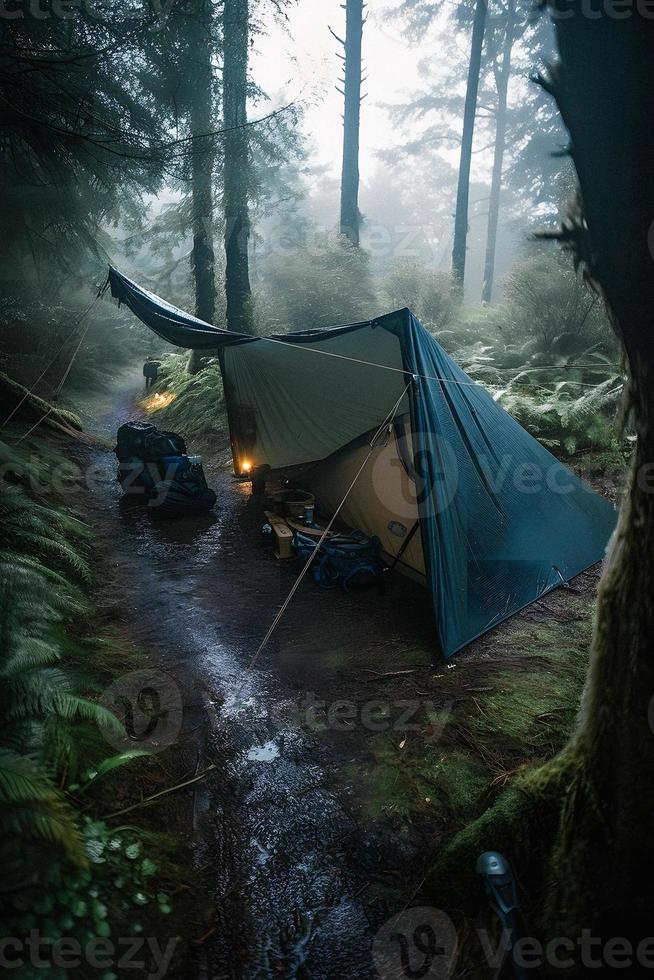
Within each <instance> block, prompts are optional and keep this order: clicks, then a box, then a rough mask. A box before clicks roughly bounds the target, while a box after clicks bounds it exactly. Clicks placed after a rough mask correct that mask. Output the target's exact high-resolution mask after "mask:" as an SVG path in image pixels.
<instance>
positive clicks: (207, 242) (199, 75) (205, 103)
mask: <svg viewBox="0 0 654 980" xmlns="http://www.w3.org/2000/svg"><path fill="white" fill-rule="evenodd" d="M195 6H196V10H195V17H196V18H197V20H196V23H195V24H194V30H193V31H192V34H191V36H192V38H193V50H192V52H191V55H192V59H193V65H194V85H195V91H194V92H193V93H192V96H191V112H190V117H191V134H192V135H193V137H194V140H193V147H192V151H191V194H192V212H193V251H192V252H191V268H192V269H193V278H194V281H195V315H196V316H197V317H199V318H200V319H201V320H205V321H206V322H207V323H211V324H213V322H214V319H215V314H216V277H215V262H214V247H213V228H214V222H213V170H214V165H215V158H216V154H215V149H214V139H213V138H212V137H204V138H203V134H205V133H210V132H211V131H212V130H213V129H215V128H216V127H215V126H214V125H213V123H214V114H213V92H212V85H213V70H212V65H211V58H212V55H213V44H212V29H211V26H212V25H211V3H210V2H209V0H197V2H196V5H195ZM204 358H206V354H204V355H202V354H201V353H200V352H199V351H193V352H192V353H191V357H190V360H189V363H188V370H189V373H190V374H196V373H197V372H198V371H199V370H200V368H201V367H202V363H203V360H204Z"/></svg>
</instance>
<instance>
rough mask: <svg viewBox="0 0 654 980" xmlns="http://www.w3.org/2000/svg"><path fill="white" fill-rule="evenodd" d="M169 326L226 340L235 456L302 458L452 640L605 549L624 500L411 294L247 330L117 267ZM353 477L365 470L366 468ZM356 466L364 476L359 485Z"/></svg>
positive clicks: (191, 336)
mask: <svg viewBox="0 0 654 980" xmlns="http://www.w3.org/2000/svg"><path fill="white" fill-rule="evenodd" d="M110 285H111V291H112V294H113V296H114V297H116V298H117V299H118V300H119V301H120V302H124V303H125V304H126V305H127V306H129V308H130V309H131V310H132V311H133V312H134V313H135V314H136V316H138V317H139V318H140V319H141V320H142V321H143V322H144V323H146V324H147V325H148V326H149V327H151V328H152V330H154V331H155V332H156V333H157V334H158V335H159V336H160V337H162V338H163V339H164V340H166V341H168V342H170V343H172V344H176V345H178V346H180V347H184V348H192V349H197V350H206V351H212V352H216V356H217V357H218V358H219V361H220V366H221V370H222V375H223V380H224V386H225V401H226V407H227V413H228V419H229V427H230V435H231V443H232V452H233V457H234V468H235V472H236V473H243V472H245V471H246V470H249V469H250V468H251V467H252V468H254V467H258V466H263V465H267V466H269V467H270V468H271V469H272V470H273V471H282V472H283V471H288V470H294V471H296V472H297V471H298V470H299V471H300V473H301V475H300V478H299V479H300V480H301V482H303V483H304V484H305V485H306V486H307V487H308V488H310V489H312V490H313V491H314V492H315V493H316V496H317V504H318V507H319V509H322V510H323V512H325V513H328V514H331V513H333V512H334V510H335V509H336V507H337V506H338V505H339V504H340V503H341V502H342V500H343V497H344V495H345V494H346V492H347V491H348V490H349V493H347V497H346V500H345V503H344V504H343V507H342V510H341V512H340V514H339V517H340V518H342V519H343V520H344V521H345V523H347V524H349V525H350V526H353V527H357V528H360V529H362V530H364V531H366V532H368V533H370V534H376V535H377V536H378V537H379V539H380V541H381V543H382V548H383V550H384V552H385V554H386V556H387V558H388V559H389V560H390V561H391V562H397V568H398V570H399V571H402V572H404V573H405V574H407V575H409V576H411V577H412V578H414V579H416V580H417V581H419V582H421V583H422V584H423V585H424V586H425V587H426V589H427V591H428V593H429V596H430V599H431V603H432V607H433V611H434V618H435V624H436V631H437V643H438V646H439V647H440V649H441V651H442V653H443V654H444V655H445V656H451V655H452V654H453V653H455V652H456V651H457V650H460V649H461V648H462V647H463V646H465V645H466V644H468V643H470V642H471V641H472V640H473V639H475V638H476V637H478V636H480V635H481V634H482V633H485V632H486V631H487V630H489V629H491V628H492V627H493V626H495V625H497V624H498V623H500V622H502V621H503V620H504V619H506V618H507V617H509V616H511V615H512V614H513V613H515V612H517V611H518V610H519V609H521V608H523V607H524V606H526V605H527V604H529V603H531V602H533V601H535V600H536V599H538V598H540V597H541V596H543V595H545V593H546V592H549V591H550V590H551V589H554V588H556V587H557V586H559V585H562V584H564V583H567V582H568V581H569V580H570V579H572V578H573V577H574V576H575V575H578V574H579V573H580V572H582V571H583V570H584V569H586V568H589V567H590V566H591V565H593V564H595V563H596V562H598V561H600V560H601V558H602V557H603V555H604V551H605V548H606V545H607V542H608V539H609V537H610V535H611V533H612V531H613V528H614V525H615V520H616V514H615V510H614V508H613V507H612V505H611V504H610V503H608V502H607V501H605V500H604V499H603V498H602V497H600V496H599V495H598V494H596V493H595V492H594V491H592V490H591V489H590V487H588V486H587V485H586V484H585V483H583V482H582V481H581V480H580V479H579V478H578V477H577V476H576V475H574V474H573V473H572V472H570V471H569V470H568V469H567V468H566V467H565V466H563V465H562V464H561V463H560V462H559V461H558V460H557V459H555V457H554V456H552V455H551V454H550V453H549V452H548V451H547V450H546V449H545V448H544V447H543V446H542V445H541V444H540V443H539V442H538V441H537V440H536V439H534V438H533V437H532V436H530V435H529V434H528V433H527V432H526V431H525V430H524V429H523V428H522V427H521V426H520V425H519V423H518V422H516V421H515V419H513V418H512V417H511V416H510V415H509V414H508V413H507V412H505V411H504V410H503V409H502V408H501V407H500V406H499V405H498V404H497V402H496V401H494V400H493V397H492V395H491V394H490V393H489V392H488V391H487V390H486V389H485V388H484V387H482V386H481V385H479V384H477V383H476V382H474V381H472V379H471V378H470V377H468V375H466V374H465V372H464V371H462V370H461V368H460V367H459V366H458V365H457V364H456V363H455V362H454V361H453V360H452V358H451V357H450V356H449V355H448V354H446V353H445V351H444V350H443V348H442V347H441V346H440V344H439V343H438V342H437V340H436V339H435V338H434V337H433V336H432V335H431V334H430V333H428V332H427V331H426V330H425V329H424V328H423V327H422V326H421V324H420V323H419V322H418V320H417V319H416V317H415V316H414V315H413V314H412V313H411V311H410V310H408V309H404V310H398V311H397V312H394V313H389V314H387V315H385V316H380V317H377V318H375V319H373V320H367V321H365V322H363V323H354V324H348V325H346V326H338V327H331V328H325V329H321V330H306V331H302V332H299V333H291V334H278V335H273V336H270V337H250V336H244V335H239V334H235V333H231V332H230V331H227V330H221V329H218V328H216V327H213V326H211V325H210V324H207V323H203V322H202V321H201V320H198V319H197V318H196V317H192V316H190V315H189V314H187V313H184V312H182V311H181V310H178V309H177V308H175V307H173V306H171V305H170V304H168V303H166V302H165V301H163V300H161V299H160V298H159V297H157V296H155V295H154V294H153V293H151V292H149V291H148V290H146V289H143V288H142V287H140V286H138V285H137V284H136V283H134V282H132V281H131V280H129V279H127V278H126V277H125V276H123V275H122V274H121V273H119V272H117V271H116V270H115V269H111V271H110ZM355 477H356V479H355ZM353 480H354V485H353V486H351V484H352V481H353Z"/></svg>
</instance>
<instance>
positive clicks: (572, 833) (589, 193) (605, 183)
mask: <svg viewBox="0 0 654 980" xmlns="http://www.w3.org/2000/svg"><path fill="white" fill-rule="evenodd" d="M572 9H573V11H574V15H573V16H572V17H570V16H569V15H564V16H561V17H558V18H556V34H557V42H558V48H559V54H560V63H559V65H558V66H557V67H556V68H555V69H553V70H552V72H551V75H550V78H549V79H548V80H546V81H545V85H546V87H547V88H548V89H549V90H550V91H551V92H552V94H553V95H554V97H555V99H556V101H557V103H558V106H559V109H560V111H561V115H562V117H563V120H564V122H565V124H566V126H567V128H568V130H569V132H570V136H571V151H572V156H573V159H574V163H575V167H576V170H577V174H578V178H579V187H580V195H581V197H580V205H581V207H580V212H579V215H578V216H576V218H575V217H573V219H572V220H571V221H570V223H569V224H568V225H567V227H566V228H564V230H563V233H562V239H563V240H564V242H565V243H566V244H567V245H568V246H569V247H571V248H572V249H573V250H574V252H575V254H576V256H577V257H578V259H580V260H581V261H582V262H583V263H584V265H585V267H586V269H587V271H588V274H589V275H590V277H591V278H592V280H593V281H594V282H595V283H596V284H597V285H598V287H599V288H600V289H601V290H602V292H603V294H604V296H605V298H606V301H607V305H608V307H609V310H610V312H611V314H612V317H613V320H614V323H615V327H616V330H617V332H618V334H619V336H620V337H621V339H622V342H623V344H624V348H625V351H626V354H627V358H628V361H629V367H630V373H631V405H632V409H633V413H634V418H635V422H636V429H637V437H638V441H637V448H636V453H635V460H634V468H633V472H632V479H631V484H630V487H629V490H628V492H627V494H626V497H625V500H624V503H623V506H622V511H621V515H620V521H619V526H618V529H617V532H616V536H615V539H614V542H613V546H612V549H611V554H610V558H609V561H608V563H607V567H606V570H605V573H604V575H603V578H602V582H601V586H600V593H599V602H598V610H597V620H596V625H595V633H594V639H593V646H592V651H591V664H590V670H589V675H588V680H587V683H586V688H585V691H584V695H583V699H582V709H581V714H580V720H579V726H578V730H577V732H576V734H575V736H574V738H573V740H572V742H571V745H570V747H569V749H568V755H569V757H570V758H571V759H572V760H573V764H572V765H571V770H570V786H569V788H568V791H567V793H566V797H565V800H564V805H563V812H562V819H561V824H560V828H559V832H558V835H557V841H556V844H555V850H554V856H553V865H552V874H553V877H554V878H555V879H556V880H557V881H558V883H559V884H558V888H557V889H556V891H555V890H554V889H551V890H550V899H549V911H550V916H549V919H550V922H552V923H556V921H557V920H559V919H560V920H561V921H562V922H563V923H564V924H565V925H566V927H567V928H568V929H571V930H573V931H578V930H580V929H581V928H583V927H590V926H592V925H595V926H596V927H597V928H599V929H600V930H601V931H602V932H603V933H604V934H605V935H609V934H612V935H624V934H625V932H626V931H627V930H629V931H631V932H635V933H636V934H637V933H638V932H639V931H640V930H642V929H645V933H644V934H645V935H649V934H650V933H651V924H650V925H647V922H648V921H649V919H650V918H651V909H652V907H653V905H654V824H653V820H652V814H653V813H654V732H653V731H652V726H651V724H650V712H649V706H650V701H651V699H652V697H653V696H654V480H653V479H652V477H653V476H654V327H653V323H652V318H653V316H654V260H653V258H652V252H651V248H650V228H651V223H652V220H653V219H654V138H653V131H654V127H653V125H652V120H653V119H654V82H653V79H652V70H653V69H652V66H653V65H654V24H653V23H652V21H651V19H643V18H642V17H641V16H640V14H639V13H638V12H637V9H636V8H634V9H633V10H632V11H630V16H629V18H628V19H627V20H624V19H622V20H617V19H615V18H612V17H610V16H608V14H607V13H606V12H605V11H604V12H603V13H602V14H601V15H600V16H599V18H598V19H591V18H589V17H588V16H584V14H583V11H582V6H581V4H580V5H579V6H578V7H577V5H574V6H573V7H572ZM599 9H600V7H599V6H598V11H599ZM557 12H558V13H563V7H562V8H561V11H557ZM616 930H617V931H616Z"/></svg>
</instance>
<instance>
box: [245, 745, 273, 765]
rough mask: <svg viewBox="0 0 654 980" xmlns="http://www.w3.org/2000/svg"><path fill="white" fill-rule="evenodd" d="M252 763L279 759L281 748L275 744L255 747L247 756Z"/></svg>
mask: <svg viewBox="0 0 654 980" xmlns="http://www.w3.org/2000/svg"><path fill="white" fill-rule="evenodd" d="M247 758H248V759H249V760H250V762H272V761H273V760H274V759H277V758H279V746H278V745H277V744H276V743H275V742H266V743H265V744H264V745H254V746H252V748H251V749H250V751H249V752H248V754H247Z"/></svg>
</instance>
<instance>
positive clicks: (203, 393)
mask: <svg viewBox="0 0 654 980" xmlns="http://www.w3.org/2000/svg"><path fill="white" fill-rule="evenodd" d="M187 359H188V358H187V355H185V354H172V355H169V356H168V357H165V358H164V359H163V360H162V364H161V369H160V372H159V380H158V382H157V385H156V388H155V391H156V392H165V394H166V395H170V394H172V395H174V396H175V397H174V400H173V401H171V402H170V403H169V404H167V405H166V406H165V407H163V408H159V407H158V406H157V398H156V394H155V396H154V397H153V396H149V397H147V398H145V399H144V401H143V402H142V405H143V406H144V407H145V409H146V411H147V412H148V415H149V416H150V418H151V420H152V422H154V424H155V425H158V426H160V427H161V428H165V429H170V430H173V431H178V432H180V433H181V434H182V435H184V437H185V438H186V439H187V440H188V442H189V447H190V448H189V452H193V450H194V448H197V447H198V446H199V445H201V446H205V445H213V446H214V447H215V444H216V442H220V443H225V441H226V429H227V416H226V410H225V397H224V392H223V380H222V376H221V374H220V367H219V365H218V363H217V361H216V360H215V359H213V358H210V359H209V360H208V361H207V362H205V364H204V367H203V368H202V370H201V371H199V372H198V374H195V375H192V376H190V375H189V374H188V373H187V371H186V362H187Z"/></svg>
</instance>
